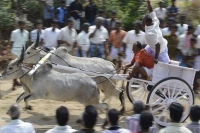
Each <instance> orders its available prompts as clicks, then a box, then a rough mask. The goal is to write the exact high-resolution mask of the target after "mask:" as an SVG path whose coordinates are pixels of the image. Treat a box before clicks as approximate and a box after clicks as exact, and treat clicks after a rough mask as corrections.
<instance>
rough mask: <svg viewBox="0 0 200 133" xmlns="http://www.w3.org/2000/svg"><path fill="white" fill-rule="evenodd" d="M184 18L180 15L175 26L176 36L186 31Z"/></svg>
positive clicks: (186, 26)
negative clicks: (176, 29)
mask: <svg viewBox="0 0 200 133" xmlns="http://www.w3.org/2000/svg"><path fill="white" fill-rule="evenodd" d="M185 20H186V16H185V15H181V16H180V24H177V26H178V34H179V35H182V34H184V33H185V32H186V31H187V28H188V24H185Z"/></svg>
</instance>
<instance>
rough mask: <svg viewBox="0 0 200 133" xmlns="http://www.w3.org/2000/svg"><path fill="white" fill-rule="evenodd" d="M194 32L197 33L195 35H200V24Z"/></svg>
mask: <svg viewBox="0 0 200 133" xmlns="http://www.w3.org/2000/svg"><path fill="white" fill-rule="evenodd" d="M194 34H195V36H199V35H200V25H198V26H197V28H196V30H195V32H194Z"/></svg>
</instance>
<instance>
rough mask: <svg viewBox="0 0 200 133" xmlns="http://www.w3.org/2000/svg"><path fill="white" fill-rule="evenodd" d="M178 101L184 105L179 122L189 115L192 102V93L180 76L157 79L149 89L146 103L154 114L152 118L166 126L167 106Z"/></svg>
mask: <svg viewBox="0 0 200 133" xmlns="http://www.w3.org/2000/svg"><path fill="white" fill-rule="evenodd" d="M172 102H178V103H180V104H182V105H183V106H184V109H185V110H184V113H183V116H182V118H181V122H184V121H185V120H186V119H187V118H188V116H189V109H190V106H191V105H193V104H194V94H193V91H192V89H191V87H190V85H189V84H188V83H187V82H186V81H184V80H183V79H181V78H177V77H169V78H165V79H163V80H161V81H159V82H158V83H157V84H155V86H154V87H153V88H152V90H151V91H150V93H149V95H148V98H147V103H148V104H149V105H150V111H151V113H152V114H153V115H154V120H155V122H156V123H158V124H159V125H161V126H167V123H168V122H169V121H170V116H169V110H168V108H169V106H170V104H171V103H172Z"/></svg>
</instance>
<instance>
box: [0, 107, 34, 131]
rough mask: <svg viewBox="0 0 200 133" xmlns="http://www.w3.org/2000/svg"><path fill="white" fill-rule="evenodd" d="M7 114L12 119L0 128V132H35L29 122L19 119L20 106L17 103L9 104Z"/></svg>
mask: <svg viewBox="0 0 200 133" xmlns="http://www.w3.org/2000/svg"><path fill="white" fill-rule="evenodd" d="M7 114H8V115H10V117H11V119H12V120H11V122H10V123H9V124H8V125H7V126H5V127H3V128H1V129H0V133H35V130H34V127H33V125H32V124H31V123H28V122H23V121H22V120H20V119H19V117H20V107H19V106H18V105H17V104H13V105H11V106H10V108H9V110H8V112H7Z"/></svg>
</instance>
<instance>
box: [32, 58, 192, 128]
mask: <svg viewBox="0 0 200 133" xmlns="http://www.w3.org/2000/svg"><path fill="white" fill-rule="evenodd" d="M46 59H47V58H46ZM43 61H44V60H43ZM51 63H52V65H53V67H54V69H59V70H62V71H63V72H64V71H66V72H73V73H74V72H79V73H85V74H87V75H90V76H92V77H98V76H103V77H105V78H106V80H109V81H110V82H112V81H111V80H110V79H115V80H120V81H127V85H126V89H125V90H124V91H126V94H127V97H128V99H129V101H130V102H131V103H133V102H134V101H135V100H143V101H146V103H147V104H149V106H150V111H151V113H152V114H153V115H154V120H155V122H157V123H158V124H159V125H161V126H166V125H167V123H168V122H169V120H170V117H169V111H168V108H169V106H170V104H171V103H172V102H179V103H181V104H182V105H183V106H184V107H185V111H184V114H183V117H182V119H181V122H184V121H185V120H186V119H187V117H188V116H189V108H190V106H191V105H193V104H194V94H193V90H192V88H193V81H194V77H195V73H196V70H195V69H191V68H186V67H181V66H179V65H178V64H179V63H177V62H175V61H172V64H166V63H162V62H158V63H157V64H156V65H154V70H153V76H152V79H151V81H148V80H143V79H138V78H132V79H131V80H127V79H126V77H127V76H128V75H127V74H114V75H112V74H106V73H98V72H95V73H94V72H90V71H84V70H80V69H77V68H73V67H67V66H62V65H59V64H55V63H53V62H51ZM40 64H41V62H40ZM40 64H39V65H40ZM37 65H38V64H37ZM37 65H36V66H37ZM34 71H36V69H35V68H33V71H31V72H30V73H29V75H31V74H32V73H34ZM97 84H98V83H97ZM136 84H137V85H136ZM113 85H114V84H113ZM116 88H117V87H116ZM117 89H119V88H117Z"/></svg>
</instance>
